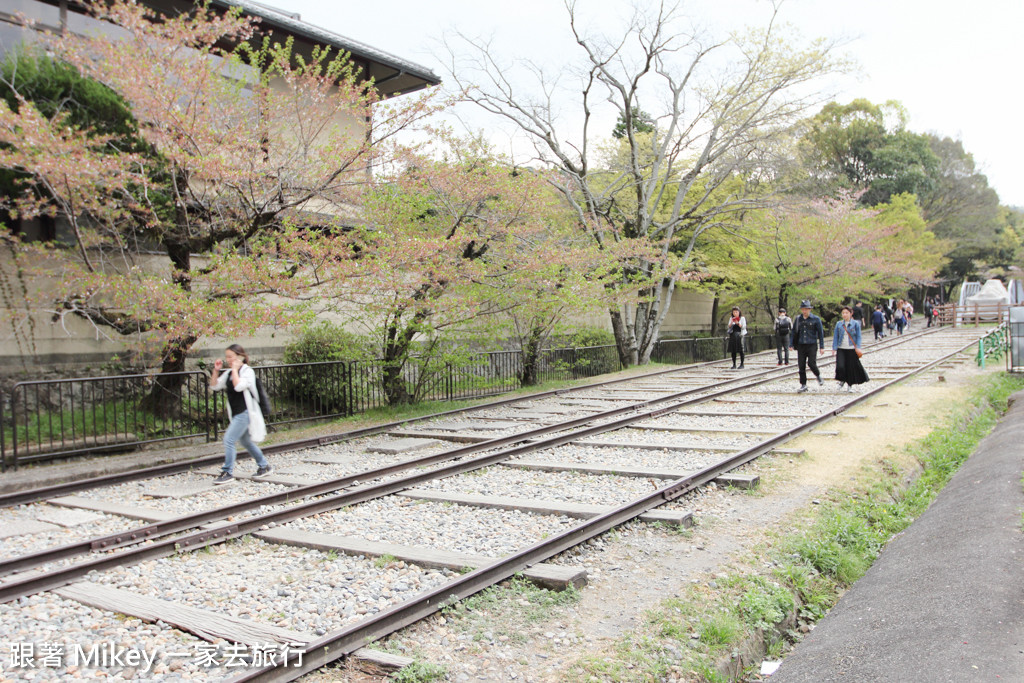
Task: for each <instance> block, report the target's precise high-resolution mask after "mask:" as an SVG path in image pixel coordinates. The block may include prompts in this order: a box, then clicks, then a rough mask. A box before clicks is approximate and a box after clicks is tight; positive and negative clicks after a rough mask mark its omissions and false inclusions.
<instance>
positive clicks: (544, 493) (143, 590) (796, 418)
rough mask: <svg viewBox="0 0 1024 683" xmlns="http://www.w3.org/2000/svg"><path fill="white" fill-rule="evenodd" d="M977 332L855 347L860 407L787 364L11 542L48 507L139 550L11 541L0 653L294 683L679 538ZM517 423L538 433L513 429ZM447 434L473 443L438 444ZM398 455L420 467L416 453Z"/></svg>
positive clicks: (613, 392) (469, 427)
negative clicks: (717, 493) (734, 489)
mask: <svg viewBox="0 0 1024 683" xmlns="http://www.w3.org/2000/svg"><path fill="white" fill-rule="evenodd" d="M978 336H980V335H979V334H978V333H977V332H975V331H973V330H970V331H963V330H955V331H948V330H943V331H939V332H929V333H922V334H919V335H912V336H904V337H901V338H897V339H896V340H892V342H891V343H881V344H877V345H874V346H870V347H869V350H868V353H866V354H865V365H866V366H867V369H868V372H869V373H870V374H871V377H872V383H871V384H869V385H867V386H869V387H871V391H870V392H864V393H862V394H858V395H852V396H851V395H850V394H847V393H841V392H838V391H837V390H836V389H835V388H834V387H833V386H832V385H833V384H834V382H827V384H826V386H825V387H822V388H819V387H817V386H816V385H815V384H814V383H813V381H812V391H810V392H808V393H806V394H795V393H794V390H795V388H796V385H797V384H796V380H795V379H794V377H793V376H794V375H795V367H794V366H789V367H783V368H777V367H775V365H774V354H769V355H765V354H761V355H758V356H751V357H748V363H747V369H745V370H743V371H732V370H728V369H726V368H723V367H722V364H721V363H719V364H709V365H704V366H700V367H693V366H690V367H687V368H683V369H680V370H671V371H666V372H662V373H657V374H654V375H646V376H642V377H637V378H632V379H630V380H629V381H628V382H619V383H616V384H614V385H612V386H595V387H586V388H583V389H582V390H578V391H573V392H571V393H565V394H559V395H554V396H552V395H546V396H543V397H539V398H532V397H531V398H526V399H523V400H520V401H516V402H514V403H506V404H503V405H499V406H490V407H485V408H484V409H482V410H478V411H477V412H476V413H475V414H474V421H473V422H472V423H465V421H463V422H464V423H461V424H460V423H459V421H454V422H453V421H452V420H451V417H450V416H448V417H445V418H442V422H441V423H440V424H439V423H438V420H425V421H421V422H418V423H416V427H415V428H408V427H407V428H405V429H403V430H401V432H400V434H399V435H397V436H393V435H389V436H378V437H374V439H372V440H368V441H367V440H358V441H357V440H351V441H346V442H344V443H341V444H333V445H330V446H324V447H320V448H316V449H308V450H305V451H296V452H293V453H289V454H287V455H283V454H279V455H278V456H276V458H275V460H274V464H275V468H276V469H277V470H278V471H279V472H281V473H282V475H283V476H287V477H290V478H291V481H280V480H279V481H273V480H270V481H267V480H263V481H261V482H243V483H240V484H236V485H234V486H230V487H226V489H223V488H218V489H213V490H212V496H213V500H207V501H204V502H201V503H199V504H198V505H197V506H196V508H198V510H197V511H191V512H189V510H190V509H191V508H190V507H189V506H190V505H192V503H194V502H197V501H198V500H199V499H198V498H197V496H199V495H201V494H187V493H186V487H187V486H188V484H189V481H162V480H160V481H158V482H157V483H158V484H159V487H160V488H161V489H162V492H163V493H164V494H168V493H170V494H172V495H164V496H162V497H159V498H158V497H155V496H152V495H149V496H148V498H147V499H145V500H144V499H143V497H142V495H140V490H139V489H141V488H143V487H144V486H154V484H153V483H149V484H145V483H143V484H140V483H130V484H119V485H118V486H117V487H114V488H107V489H91V490H90V491H88V492H87V493H83V494H81V495H79V496H77V497H76V498H80V499H82V500H81V501H78V503H77V505H76V506H75V507H69V506H67V505H64V506H61V507H58V506H56V505H53V504H52V503H40V504H33V505H27V506H21V507H16V508H9V509H7V510H4V511H2V512H3V513H4V514H6V515H8V518H7V519H4V520H3V521H4V522H5V523H4V524H3V525H2V527H0V528H3V529H6V530H11V529H13V528H15V526H16V525H17V524H19V523H20V524H23V525H30V523H31V522H35V523H37V524H40V523H46V524H50V525H51V526H53V525H55V524H58V523H59V521H60V520H58V519H57V518H56V517H53V516H51V517H50V519H51V521H50V522H45V521H43V522H40V519H43V520H45V515H43V514H42V512H41V511H37V509H41V508H47V510H46V511H47V512H49V513H56V512H62V513H65V518H64V520H63V521H64V522H65V523H66V524H71V525H72V526H70V528H72V529H74V528H75V527H74V526H73V524H72V523H73V522H74V521H75V520H74V519H73V517H74V516H75V515H81V514H85V513H89V514H92V515H98V514H101V513H99V512H98V510H102V509H108V510H112V509H114V508H115V507H117V506H120V507H121V509H120V513H119V514H118V515H117V516H113V515H111V514H110V513H103V520H106V519H107V518H108V517H111V518H113V519H114V520H115V521H117V522H119V523H121V524H125V523H126V522H125V515H127V514H128V513H129V512H131V513H132V514H135V515H138V514H140V513H139V512H138V511H139V510H142V509H144V508H145V509H148V510H149V512H146V513H145V514H146V515H148V516H150V517H151V518H152V522H151V523H150V524H147V525H145V526H141V527H136V528H135V529H134V530H133V532H124V531H122V532H120V534H119V536H125V535H127V536H128V537H129V538H127V539H126V540H127V541H129V542H132V543H134V545H132V546H131V547H124V548H114V547H113V546H115V545H116V543H117V542H123V540H124V539H123V540H122V541H116V542H115V540H116V538H117V537H112V536H108V537H106V538H90V539H89V540H83V541H80V542H76V543H70V544H65V545H64V546H59V547H57V548H49V549H47V548H45V547H41V546H43V545H45V544H47V543H49V544H51V545H52V544H53V541H52V540H51V537H50V536H49V535H48V534H50V533H52V530H47V529H42V530H40V531H39V532H38V533H37V534H32V533H21V534H18V535H16V536H14V535H12V536H8V538H6V539H4V540H3V542H2V543H3V545H2V546H0V549H2V551H3V552H4V554H5V559H4V561H3V562H2V563H0V568H2V570H3V571H4V573H5V574H6V576H5V578H4V580H3V582H2V583H0V600H3V602H4V603H5V604H2V605H0V624H2V626H0V640H4V641H6V642H11V643H29V644H41V643H48V642H57V641H64V642H65V645H66V647H67V648H68V649H67V651H68V652H71V651H72V650H74V648H76V647H78V648H84V649H85V650H88V649H89V647H93V646H94V645H95V644H96V643H102V642H105V641H104V638H105V634H107V633H110V632H111V630H112V629H113V631H114V632H117V633H118V634H120V636H121V637H122V638H123V639H128V640H130V642H131V643H132V644H133V645H132V646H133V647H134V648H136V649H138V650H140V651H143V650H144V651H145V652H146V653H149V654H152V655H153V657H154V659H153V661H152V662H151V667H150V670H149V671H148V672H147V675H148V676H149V677H151V678H156V679H159V678H161V677H169V678H175V677H179V676H180V675H182V674H186V673H191V674H192V675H202V676H204V677H207V678H211V679H218V678H229V677H232V676H234V677H235V678H237V679H238V680H291V679H293V678H295V677H296V676H298V675H300V674H301V673H303V672H306V671H310V670H312V669H316V668H318V667H320V666H322V665H324V664H326V663H328V662H329V661H331V660H333V659H337V658H339V657H341V656H344V655H347V654H351V653H353V652H355V651H356V650H358V649H359V648H360V647H362V646H363V645H364V644H365V643H366V642H369V641H372V640H373V639H375V638H378V637H381V636H383V635H385V634H387V633H390V632H392V631H394V630H396V629H397V628H400V627H401V626H403V625H405V624H408V623H411V622H412V621H415V620H416V619H419V618H422V617H423V616H425V615H427V614H430V613H432V612H433V611H435V610H436V609H438V608H440V607H441V606H443V605H444V604H447V603H448V602H450V601H452V600H456V599H459V598H462V597H465V596H467V595H470V594H472V593H474V592H476V591H478V590H480V589H482V588H484V587H486V586H488V585H492V584H493V583H496V582H498V581H500V580H503V579H505V578H507V577H508V576H511V575H512V574H514V573H516V572H523V573H524V576H525V577H527V578H529V579H530V580H533V581H535V582H537V583H539V584H541V585H544V586H547V587H554V588H557V587H564V586H568V585H576V586H580V585H583V584H584V583H585V581H586V576H585V572H584V571H583V570H582V569H580V568H578V567H574V566H572V565H571V564H565V563H562V564H559V563H548V562H545V560H548V559H549V558H552V557H555V556H557V555H558V554H559V553H561V552H563V551H564V550H566V549H568V548H571V547H572V546H574V545H576V544H578V543H581V542H583V541H586V540H588V539H589V538H592V537H594V536H596V535H598V534H600V533H603V532H604V531H607V530H608V529H610V528H612V527H614V526H615V525H617V524H620V523H622V522H624V521H627V520H629V519H632V518H635V517H638V516H639V517H641V519H642V520H645V521H649V522H658V523H662V524H673V525H686V524H687V523H688V520H689V512H688V510H687V500H686V494H687V493H689V492H691V491H693V490H694V489H696V488H697V487H699V486H701V485H704V484H706V483H708V482H710V481H713V480H715V479H722V478H724V477H729V479H727V481H731V482H734V483H737V484H739V485H745V484H746V483H749V480H747V479H745V478H744V477H743V476H742V475H743V473H742V465H744V464H745V463H747V462H749V461H750V460H752V459H754V458H756V457H757V456H758V455H760V454H762V453H764V452H768V451H770V450H772V449H777V448H778V447H779V446H780V445H781V444H783V443H784V442H785V441H786V440H788V439H789V438H791V437H792V436H794V435H795V434H797V433H799V432H801V431H804V430H806V429H809V428H810V427H813V426H815V425H817V424H820V423H821V422H823V421H826V420H827V419H830V418H832V417H834V416H835V415H838V414H839V413H841V412H843V411H845V410H846V409H847V408H849V407H851V406H852V405H855V404H856V403H857V402H859V401H861V400H864V399H865V398H867V397H868V396H869V395H871V394H873V393H876V392H877V391H879V390H881V389H882V388H884V386H885V385H886V384H888V383H889V382H893V381H899V380H900V379H902V378H904V377H906V376H908V375H909V374H912V373H914V372H919V371H921V370H922V369H925V368H927V367H931V366H933V365H935V364H937V363H940V362H943V361H944V360H945V359H947V358H949V357H950V356H951V355H953V354H955V353H957V352H958V351H961V350H963V349H965V348H967V347H968V346H969V345H970V344H972V343H975V342H976V341H977V338H978ZM825 360H826V362H824V363H822V364H821V365H822V366H823V368H824V367H827V366H828V365H829V363H830V362H831V357H826V359H825ZM769 362H770V363H771V365H768V363H769ZM827 373H828V371H827V370H825V371H824V376H828V374H827ZM577 408H586V409H587V410H577ZM523 421H526V422H527V424H529V425H531V426H534V427H533V428H532V429H529V428H528V429H519V423H520V422H523ZM446 422H447V423H446ZM506 423H507V424H506ZM482 424H486V425H487V426H489V427H491V429H486V428H481V426H480V425H482ZM535 425H540V426H535ZM396 431H397V430H396ZM446 435H447V436H449V437H450V438H451V440H456V441H458V440H464V441H466V442H467V443H465V445H461V446H458V447H455V448H447V447H446V446H445V445H444V444H445V443H447V442H448V441H449V439H445V438H443V437H444V436H446ZM409 439H417V440H419V441H418V442H417V443H415V444H413V443H412V442H410V441H408V440H409ZM430 442H438V443H430ZM366 447H370V448H375V449H377V450H378V451H380V450H382V449H385V450H392V451H398V452H392V453H387V452H385V453H380V452H378V453H375V454H374V455H373V456H369V457H373V458H374V459H375V462H374V464H375V465H377V467H376V469H373V470H369V471H363V472H357V471H355V470H356V469H358V467H359V464H360V459H361V458H362V457H364V456H363V454H362V453H360V450H361V449H363V448H366ZM406 447H409V448H412V447H415V448H417V449H420V448H422V449H424V450H422V451H414V452H419V453H425V455H420V456H419V457H415V458H410V457H409V454H408V452H405V451H403V449H404V448H406ZM347 468H348V469H347ZM737 468H740V469H739V470H738V473H737V471H736V470H737ZM215 469H216V468H215ZM214 473H215V472H214ZM727 473H729V474H727ZM316 476H320V477H335V478H334V479H331V480H330V481H327V482H319V483H317V482H313V481H312V477H316ZM182 477H189V478H200V481H198V482H197V483H198V484H202V485H204V486H205V488H207V489H210V488H211V486H210V484H209V481H210V479H211V478H212V475H211V474H208V473H206V472H205V471H200V472H198V473H197V472H193V473H189V474H185V475H175V477H174V478H172V479H180V478H182ZM131 487H135V490H134V491H133V490H132V489H131ZM250 487H252V489H251V491H250V490H249V488H250ZM270 487H277V491H276V492H274V493H271V494H270V495H262V496H259V497H257V498H255V499H254V498H252V496H253V495H258V493H257V492H260V493H262V492H263V491H266V490H267V488H270ZM143 490H151V491H152V490H155V489H143ZM179 491H180V493H179ZM236 497H237V500H236V499H235V498H236ZM83 501H84V502H83ZM90 501H92V502H91V503H90ZM153 501H165V503H164V505H163V506H157V505H153ZM64 502H65V503H67V502H68V501H64ZM72 502H74V501H72ZM90 505H91V506H92V508H93V509H91V510H90V509H89V508H90ZM103 506H105V507H103ZM204 506H206V507H205V509H204ZM27 510H32V511H33V514H32V515H27V514H25V512H26V511H27ZM133 511H134V512H133ZM71 512H73V513H74V514H67V513H71ZM15 514H22V515H24V516H23V517H22V518H15V517H13V515H15ZM161 515H163V516H164V519H163V520H160V516H161ZM182 515H184V516H182ZM97 522H98V520H96V519H93V520H92V521H90V522H82V523H81V524H82V525H83V526H86V528H87V529H89V528H94V527H88V526H87V525H88V524H96V523H97ZM161 525H163V526H161ZM147 528H148V529H149V530H150V531H149V532H147ZM132 533H134V534H135V536H136V538H134V539H132V538H130V536H131V535H132ZM39 534H42V535H39ZM147 534H148V539H147ZM87 535H88V532H87V533H86V534H84V535H83V536H87ZM93 535H95V533H93ZM139 541H142V542H139ZM104 543H106V545H104ZM26 552H28V553H29V554H26ZM86 553H89V554H90V555H91V556H90V557H88V558H87V559H84V560H82V557H81V556H82V555H85V554H86ZM76 560H79V561H76ZM467 569H469V570H470V571H466V570H467ZM463 572H465V573H463ZM83 604H84V605H86V606H88V608H83ZM117 614H124V615H127V616H128V617H129V618H128V619H127V620H126V621H125V620H124V619H123V618H119V617H117ZM119 619H120V620H119ZM56 629H63V631H61V630H56ZM212 643H217V645H212ZM276 646H279V647H281V648H282V650H280V651H276V652H273V653H272V654H274V655H275V656H274V658H273V661H272V662H268V661H266V660H267V659H268V658H269V656H270V654H271V650H272V649H273V647H276ZM288 648H290V649H288ZM246 652H247V653H248V654H247V655H246V656H247V657H248V659H245V657H244V656H243V654H244V653H246ZM200 653H205V654H206V656H205V658H204V657H203V655H201V654H200ZM211 653H212V654H211ZM261 653H262V654H261ZM214 655H216V656H214ZM232 658H234V659H232ZM157 660H159V661H157ZM53 661H55V660H53ZM25 671H29V670H28V669H26V670H25ZM41 672H42V675H43V677H44V678H45V674H48V673H51V672H52V674H53V678H54V679H58V678H61V677H63V676H65V675H67V674H68V671H67V669H66V667H65V668H63V669H61V668H58V667H53V668H43V669H39V668H36V669H32V670H31V673H32V674H33V675H34V676H35V678H34V680H39V679H40V678H39V676H40V674H41ZM5 673H8V674H12V675H16V673H17V672H16V671H8V670H5ZM107 674H108V675H113V671H111V670H109V668H108V669H107Z"/></svg>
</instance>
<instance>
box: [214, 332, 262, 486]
mask: <svg viewBox="0 0 1024 683" xmlns="http://www.w3.org/2000/svg"><path fill="white" fill-rule="evenodd" d="M225 363H226V364H227V368H228V370H227V372H224V373H223V374H221V369H222V368H223V367H224V366H225ZM210 388H211V389H213V390H214V391H226V392H227V399H228V400H227V411H228V418H229V419H230V421H231V422H230V424H228V428H227V431H225V432H224V466H223V467H222V468H221V473H220V476H218V477H217V478H216V479H214V480H213V483H214V484H230V483H231V482H232V481H234V479H235V476H234V472H235V458H236V457H237V454H238V450H237V448H236V447H235V444H236V443H241V444H242V446H243V447H244V448H245V450H247V451H249V454H250V455H252V457H253V458H254V459H255V460H256V465H257V467H258V468H259V469H258V470H256V474H255V475H253V476H256V477H263V476H266V475H268V474H270V472H271V467H270V463H269V462H267V459H266V457H265V456H264V455H263V451H261V450H260V447H259V446H257V445H256V444H257V443H259V442H260V441H263V439H265V438H266V436H267V425H266V423H265V422H264V421H263V413H262V412H260V401H259V396H258V395H257V393H256V372H255V371H254V370H253V369H252V368H251V367H249V356H248V354H247V353H246V352H245V349H243V348H242V347H241V346H240V345H238V344H232V345H231V346H229V347H228V348H227V349H226V350H225V351H224V360H223V361H222V360H221V359H220V358H218V359H217V360H216V361H214V363H213V372H212V373H211V374H210Z"/></svg>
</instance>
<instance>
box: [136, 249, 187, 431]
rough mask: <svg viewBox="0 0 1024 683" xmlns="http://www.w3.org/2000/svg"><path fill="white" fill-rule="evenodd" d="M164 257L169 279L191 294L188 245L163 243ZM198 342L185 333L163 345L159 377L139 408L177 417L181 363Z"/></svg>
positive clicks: (159, 414)
mask: <svg viewBox="0 0 1024 683" xmlns="http://www.w3.org/2000/svg"><path fill="white" fill-rule="evenodd" d="M166 249H167V256H168V258H170V260H171V279H172V281H173V282H174V283H175V284H176V285H178V286H179V287H181V289H182V290H184V291H186V292H191V291H192V274H191V268H192V261H191V258H192V256H191V250H190V249H189V245H188V244H185V243H180V242H171V241H169V242H167V243H166ZM198 340H199V337H198V335H196V334H192V333H188V334H186V335H184V336H181V337H176V338H174V339H169V340H168V341H167V342H165V343H164V348H163V352H162V353H161V360H160V374H158V375H157V376H156V379H155V381H154V382H153V388H152V389H150V392H149V394H148V395H147V396H146V397H145V398H144V399H143V400H142V403H141V407H142V408H143V409H144V410H148V411H149V412H151V413H153V414H154V415H156V416H158V417H160V418H164V419H170V418H174V417H178V416H180V415H181V410H182V405H183V402H182V396H181V388H182V386H184V384H185V380H186V379H187V378H188V376H187V375H184V374H180V373H184V371H185V359H186V358H187V357H188V352H189V350H190V349H191V348H192V345H193V344H195V343H196V342H197V341H198Z"/></svg>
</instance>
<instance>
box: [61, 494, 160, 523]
mask: <svg viewBox="0 0 1024 683" xmlns="http://www.w3.org/2000/svg"><path fill="white" fill-rule="evenodd" d="M46 502H47V503H50V504H51V505H61V506H64V507H69V508H81V509H83V510H95V511H96V512H106V513H108V514H111V515H118V516H119V517H127V518H128V519H140V520H142V521H143V522H163V521H164V520H167V519H173V518H174V517H177V516H178V515H175V514H174V513H173V512H165V511H163V510H154V509H153V508H147V507H136V506H133V505H122V504H120V503H111V502H109V501H106V500H93V499H91V498H83V497H82V496H61V497H60V498H50V499H49V500H47V501H46Z"/></svg>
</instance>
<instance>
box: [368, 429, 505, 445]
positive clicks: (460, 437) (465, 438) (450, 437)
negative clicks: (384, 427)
mask: <svg viewBox="0 0 1024 683" xmlns="http://www.w3.org/2000/svg"><path fill="white" fill-rule="evenodd" d="M387 434H388V436H400V437H412V438H416V439H438V440H440V441H454V442H456V443H480V442H482V441H490V440H491V439H493V438H494V437H493V436H478V435H475V434H456V433H454V432H452V433H448V432H417V431H413V430H402V429H396V430H394V431H390V432H388V433H387Z"/></svg>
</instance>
